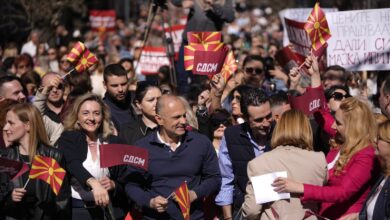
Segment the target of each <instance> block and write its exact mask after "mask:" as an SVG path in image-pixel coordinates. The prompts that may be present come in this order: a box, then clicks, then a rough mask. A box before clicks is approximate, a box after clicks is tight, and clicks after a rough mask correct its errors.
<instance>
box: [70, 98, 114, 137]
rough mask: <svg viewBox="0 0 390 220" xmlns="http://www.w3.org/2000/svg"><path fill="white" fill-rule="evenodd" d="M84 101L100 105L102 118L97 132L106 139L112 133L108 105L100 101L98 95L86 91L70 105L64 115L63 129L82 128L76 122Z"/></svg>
mask: <svg viewBox="0 0 390 220" xmlns="http://www.w3.org/2000/svg"><path fill="white" fill-rule="evenodd" d="M86 101H95V102H97V103H98V104H99V105H100V107H101V111H102V117H103V118H102V124H101V126H100V128H99V130H98V133H99V134H101V135H102V137H103V138H104V139H106V138H107V137H108V136H109V135H111V134H112V133H113V132H112V128H111V125H110V120H111V117H110V111H109V110H108V107H107V106H106V104H105V103H104V102H103V101H102V99H101V98H100V97H99V96H98V95H96V94H93V93H87V94H84V95H82V96H80V97H77V99H76V100H75V101H74V103H73V105H72V106H71V107H70V110H69V112H68V113H67V115H66V116H65V119H64V129H65V130H66V131H74V130H82V128H81V127H80V125H79V124H78V123H77V120H78V113H79V111H80V108H81V105H82V104H84V102H86Z"/></svg>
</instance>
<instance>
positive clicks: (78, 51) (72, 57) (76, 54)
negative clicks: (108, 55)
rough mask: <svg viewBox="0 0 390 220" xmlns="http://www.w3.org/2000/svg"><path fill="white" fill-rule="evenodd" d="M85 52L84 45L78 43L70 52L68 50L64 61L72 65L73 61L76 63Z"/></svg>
mask: <svg viewBox="0 0 390 220" xmlns="http://www.w3.org/2000/svg"><path fill="white" fill-rule="evenodd" d="M84 51H85V45H84V44H83V43H82V42H80V41H78V42H77V43H76V44H75V45H74V46H73V48H72V50H70V52H69V53H68V54H67V55H66V59H67V60H68V61H69V62H71V63H73V62H75V61H77V60H78V59H80V57H81V56H82V55H83V53H84Z"/></svg>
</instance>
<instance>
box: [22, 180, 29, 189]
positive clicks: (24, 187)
mask: <svg viewBox="0 0 390 220" xmlns="http://www.w3.org/2000/svg"><path fill="white" fill-rule="evenodd" d="M29 182H30V178H28V179H27V181H26V183H25V184H24V186H23V189H26V186H27V184H28V183H29Z"/></svg>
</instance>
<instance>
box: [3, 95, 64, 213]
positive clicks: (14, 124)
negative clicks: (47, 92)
mask: <svg viewBox="0 0 390 220" xmlns="http://www.w3.org/2000/svg"><path fill="white" fill-rule="evenodd" d="M3 130H4V132H5V135H6V137H7V139H8V140H9V141H10V142H12V143H13V144H12V145H11V146H9V147H8V148H5V149H1V151H0V154H1V156H2V157H5V158H7V159H11V160H15V161H21V162H24V163H27V164H28V165H30V166H31V165H32V168H31V171H30V175H29V173H28V172H27V173H24V174H23V175H21V176H19V177H17V178H16V179H14V180H12V184H13V189H12V192H10V193H9V194H8V196H7V197H6V198H5V202H4V206H2V212H3V213H4V216H5V217H6V219H8V218H11V219H37V220H38V219H70V209H69V198H70V187H69V183H68V179H67V178H66V175H65V173H64V172H61V171H60V170H61V168H60V166H61V167H65V161H64V159H63V155H62V153H61V152H60V151H58V150H57V149H55V148H53V147H51V146H50V145H49V140H48V137H47V134H46V131H45V126H44V124H43V120H42V117H41V114H40V113H39V111H38V109H37V108H36V107H34V106H33V105H31V104H27V103H18V104H15V105H13V106H12V107H10V108H9V110H8V111H7V115H6V124H5V126H4V128H3ZM36 156H41V157H42V158H46V159H49V160H50V161H51V162H53V163H52V164H56V169H52V170H51V172H50V171H49V176H46V177H48V179H46V180H44V181H41V180H36V179H33V178H34V177H33V178H31V177H32V176H31V174H32V173H34V172H36V171H37V167H35V166H34V164H36V161H35V160H34V158H36ZM46 164H47V163H46ZM50 168H52V167H50ZM50 168H49V169H50ZM38 169H40V168H38ZM41 171H42V170H41ZM44 175H47V170H46V171H45V170H43V172H41V173H38V175H36V176H35V177H37V178H38V179H40V177H42V176H44ZM53 178H56V182H57V184H55V185H53V184H52V182H51V180H52V179H53ZM48 180H49V181H48ZM48 182H49V184H48ZM0 184H1V185H3V183H0ZM3 213H2V214H3Z"/></svg>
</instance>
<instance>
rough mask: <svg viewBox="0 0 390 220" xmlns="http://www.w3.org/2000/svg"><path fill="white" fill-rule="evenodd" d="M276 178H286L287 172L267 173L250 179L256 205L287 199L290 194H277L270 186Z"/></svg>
mask: <svg viewBox="0 0 390 220" xmlns="http://www.w3.org/2000/svg"><path fill="white" fill-rule="evenodd" d="M278 177H286V178H287V171H281V172H275V173H267V174H264V175H260V176H255V177H252V178H251V181H252V186H253V189H254V192H255V198H256V203H257V204H263V203H267V202H273V201H277V200H280V199H289V198H290V193H277V192H275V191H274V187H273V186H271V184H272V183H273V182H274V180H275V179H276V178H278Z"/></svg>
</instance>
